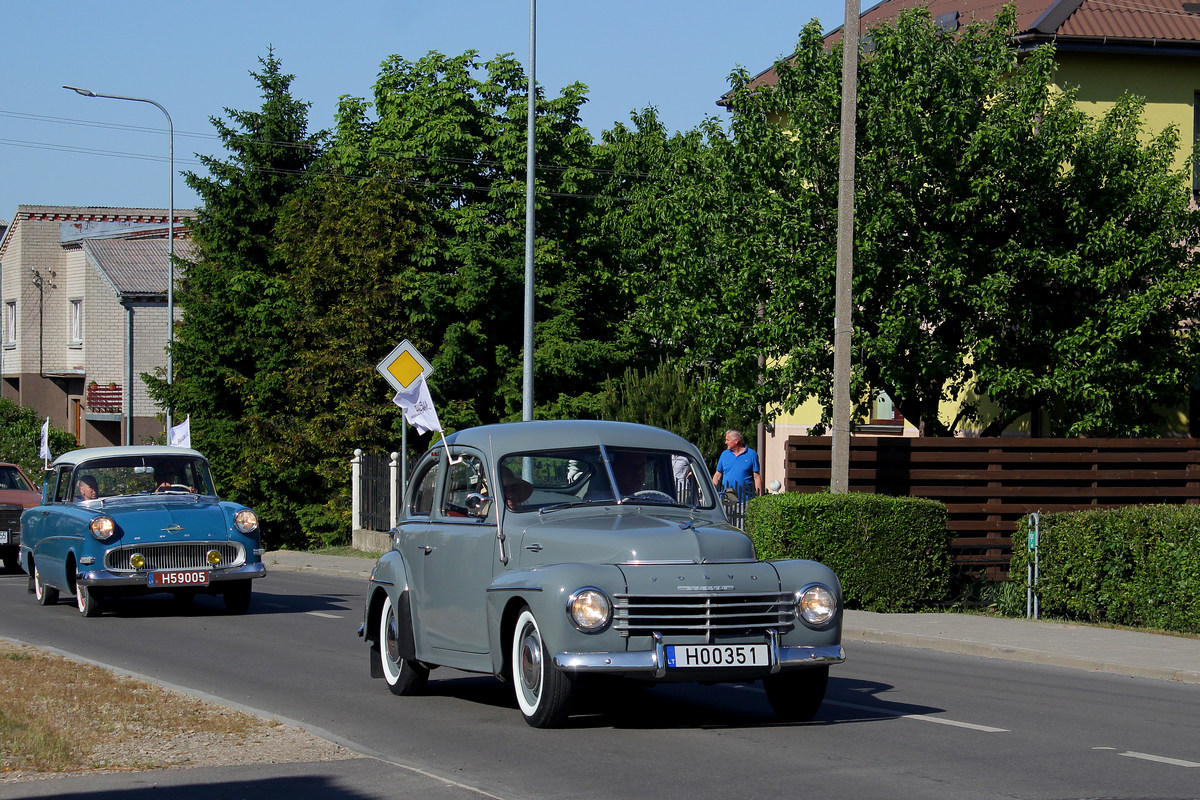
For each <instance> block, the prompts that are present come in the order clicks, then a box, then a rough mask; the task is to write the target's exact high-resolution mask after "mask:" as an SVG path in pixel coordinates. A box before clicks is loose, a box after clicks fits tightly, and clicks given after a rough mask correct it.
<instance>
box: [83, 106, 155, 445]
mask: <svg viewBox="0 0 1200 800" xmlns="http://www.w3.org/2000/svg"><path fill="white" fill-rule="evenodd" d="M63 88H64V89H70V90H71V91H73V92H75V93H76V94H81V95H83V96H84V97H107V98H108V99H110V100H132V101H133V102H135V103H149V104H150V105H152V106H154V107H155V108H157V109H158V110H159V111H161V112H162V113H163V116H164V117H166V118H167V136H168V139H169V145H168V147H169V151H168V152H169V158H168V160H169V163H170V170H171V173H170V177H171V181H170V191H169V193H168V197H169V200H168V205H167V386H170V385H171V384H173V383H174V382H175V370H174V359H173V357H172V354H171V349H172V347H173V346H174V343H175V124H174V123H173V122H171V115H170V114H168V113H167V110H166V109H165V108H163V106H162V104H161V103H158V102H155V101H154V100H151V99H149V98H146V97H127V96H125V95H123V94H100V93H99V92H93V91H91V90H89V89H80V88H79V87H77V86H66V85H64V86H63ZM126 388H127V389H128V391H129V393H130V396H131V397H132V395H133V386H128V387H126ZM129 428H130V430H129V431H128V432H127V434H126V436H127V438H128V439H129V440H130V443H132V439H133V431H132V428H133V415H132V414H130V417H129ZM170 430H171V404H170V402H169V401H168V403H167V431H168V433H169V432H170Z"/></svg>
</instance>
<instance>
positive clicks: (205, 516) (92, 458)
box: [20, 447, 266, 617]
mask: <svg viewBox="0 0 1200 800" xmlns="http://www.w3.org/2000/svg"><path fill="white" fill-rule="evenodd" d="M262 552H263V551H262V546H261V544H260V543H259V533H258V516H257V515H256V514H255V513H254V511H252V510H251V509H249V508H246V507H245V506H242V505H238V504H237V503H229V502H224V501H222V500H220V499H218V498H217V495H216V492H215V491H214V489H213V482H212V476H211V474H210V473H209V469H208V462H207V461H205V459H204V456H202V455H200V453H198V452H196V451H195V450H188V449H184V448H180V447H98V448H89V449H85V450H73V451H71V452H69V453H65V454H63V455H61V456H59V457H58V458H56V459H55V460H54V462H53V463H52V464H51V465H50V468H49V469H48V470H47V471H46V477H45V481H44V483H43V486H42V504H41V505H40V506H37V507H35V508H31V509H27V510H26V511H25V512H24V513H23V514H22V515H21V551H20V562H21V568H22V569H24V570H25V571H26V572H27V573H29V585H30V590H31V591H32V592H33V595H34V597H35V598H36V599H37V602H38V603H39V604H41V605H49V604H52V603H55V602H57V601H58V596H59V593H60V592H64V593H66V594H69V595H73V596H74V597H75V601H76V605H77V606H78V607H79V611H80V613H82V614H83V615H84V616H87V617H92V616H96V615H98V614H100V613H101V611H102V610H103V602H104V600H105V598H108V597H112V596H114V595H118V594H144V593H152V592H170V593H172V594H174V595H175V597H176V598H178V599H180V600H182V601H189V600H190V599H191V598H192V597H193V596H195V595H196V594H197V593H207V594H220V595H221V596H222V599H223V600H224V603H225V609H226V610H227V611H228V612H229V613H231V614H244V613H245V612H246V610H247V609H248V608H249V606H250V594H251V588H250V587H251V581H252V580H253V579H254V578H261V577H262V576H263V575H265V574H266V568H265V567H264V566H263V564H262Z"/></svg>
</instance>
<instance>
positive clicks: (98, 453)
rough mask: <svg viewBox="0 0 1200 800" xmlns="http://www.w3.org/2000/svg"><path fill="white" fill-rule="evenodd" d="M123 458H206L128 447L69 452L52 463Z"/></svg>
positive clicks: (174, 449)
mask: <svg viewBox="0 0 1200 800" xmlns="http://www.w3.org/2000/svg"><path fill="white" fill-rule="evenodd" d="M121 456H143V457H151V458H162V457H164V456H190V457H192V458H204V456H202V455H201V454H200V453H199V452H198V451H196V450H191V449H188V448H186V447H167V446H166V445H135V446H128V447H85V448H82V449H80V450H69V451H67V452H66V453H63V454H62V455H61V456H59V457H58V458H56V459H54V461H53V462H51V464H50V466H51V467H54V466H57V465H59V464H81V463H83V462H84V461H91V460H92V459H96V458H120V457H121Z"/></svg>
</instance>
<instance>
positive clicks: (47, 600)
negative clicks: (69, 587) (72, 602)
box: [33, 563, 58, 606]
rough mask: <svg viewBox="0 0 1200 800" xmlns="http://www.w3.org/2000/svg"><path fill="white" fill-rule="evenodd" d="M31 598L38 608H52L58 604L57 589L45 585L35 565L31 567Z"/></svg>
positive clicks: (40, 572)
mask: <svg viewBox="0 0 1200 800" xmlns="http://www.w3.org/2000/svg"><path fill="white" fill-rule="evenodd" d="M33 597H34V599H35V600H37V603H38V605H39V606H52V605H54V604H55V603H57V602H58V589H55V588H54V587H53V586H47V585H46V582H45V581H44V580H42V571H41V570H40V569H38V565H37V564H36V563H35V564H34V565H33Z"/></svg>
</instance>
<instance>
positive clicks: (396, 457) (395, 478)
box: [388, 453, 404, 528]
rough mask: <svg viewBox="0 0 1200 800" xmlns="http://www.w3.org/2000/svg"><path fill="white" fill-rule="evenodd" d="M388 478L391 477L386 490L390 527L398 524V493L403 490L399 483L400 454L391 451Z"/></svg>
mask: <svg viewBox="0 0 1200 800" xmlns="http://www.w3.org/2000/svg"><path fill="white" fill-rule="evenodd" d="M388 478H390V479H391V486H390V487H389V488H390V489H391V491H390V492H388V497H389V498H390V501H391V502H390V506H391V508H390V512H391V514H390V517H389V519H390V520H391V523H392V527H393V528H394V527H396V526H397V525H399V524H400V495H401V494H402V493H403V492H404V485H403V484H401V483H400V454H399V453H392V461H391V463H390V464H388Z"/></svg>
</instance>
